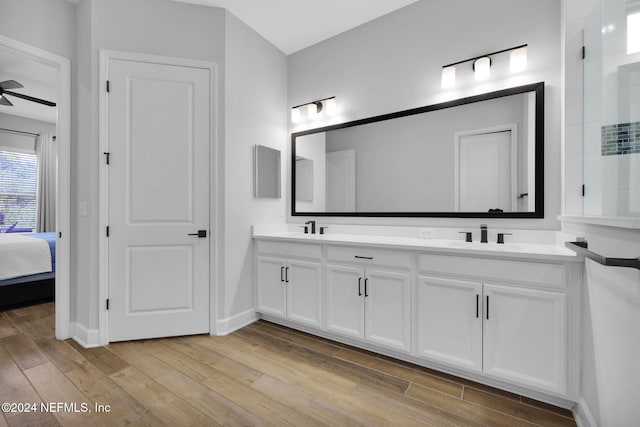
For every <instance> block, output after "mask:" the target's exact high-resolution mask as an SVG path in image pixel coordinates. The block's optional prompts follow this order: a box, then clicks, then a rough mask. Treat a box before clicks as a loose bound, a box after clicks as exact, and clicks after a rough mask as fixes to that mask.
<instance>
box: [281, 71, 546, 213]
mask: <svg viewBox="0 0 640 427" xmlns="http://www.w3.org/2000/svg"><path fill="white" fill-rule="evenodd" d="M309 165H313V166H312V167H309ZM291 168H292V174H291V177H292V189H291V190H292V191H291V193H290V194H291V195H293V196H292V198H293V200H292V203H291V206H292V215H294V216H302V215H304V216H313V215H318V216H378V217H384V216H394V217H467V218H543V217H544V194H543V192H544V83H542V82H541V83H535V84H530V85H525V86H519V87H514V88H510V89H505V90H500V91H496V92H490V93H486V94H482V95H476V96H471V97H468V98H462V99H457V100H454V101H449V102H444V103H440V104H434V105H429V106H425V107H420V108H415V109H411V110H406V111H400V112H397V113H391V114H386V115H382V116H377V117H371V118H367V119H362V120H357V121H353V122H349V123H343V124H339V125H333V126H327V127H323V128H317V129H310V130H306V131H302V132H297V133H293V134H292V161H291ZM300 168H304V171H298V169H300ZM303 177H304V178H303ZM303 188H304V190H303ZM309 194H312V197H309V196H308V195H309ZM303 195H304V196H303Z"/></svg>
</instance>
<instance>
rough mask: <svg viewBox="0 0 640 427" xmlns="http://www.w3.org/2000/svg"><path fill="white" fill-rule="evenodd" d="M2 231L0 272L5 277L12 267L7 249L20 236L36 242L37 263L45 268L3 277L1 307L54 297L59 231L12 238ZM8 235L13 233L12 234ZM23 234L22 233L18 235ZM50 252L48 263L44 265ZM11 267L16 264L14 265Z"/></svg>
mask: <svg viewBox="0 0 640 427" xmlns="http://www.w3.org/2000/svg"><path fill="white" fill-rule="evenodd" d="M3 236H6V235H5V234H0V275H1V276H2V277H5V276H7V275H8V273H7V271H9V268H8V265H7V264H6V263H7V262H8V260H7V259H8V255H7V254H6V253H3V251H4V252H8V251H12V250H13V249H14V248H15V245H11V244H10V242H11V241H13V242H14V243H15V241H16V240H17V241H18V242H19V243H20V242H21V243H22V244H23V245H26V246H34V245H35V246H37V247H38V249H37V254H38V258H40V260H39V261H38V264H42V265H40V267H41V268H42V269H45V270H46V271H45V272H43V273H37V274H29V275H25V276H19V277H12V278H10V279H5V280H0V311H3V310H8V309H12V308H16V307H22V306H25V305H31V304H37V303H40V302H44V301H52V300H53V299H54V295H55V270H56V233H54V232H52V233H28V234H24V235H22V237H23V238H17V239H15V238H9V239H7V238H6V237H3ZM9 236H11V235H10V234H9ZM18 236H20V235H18ZM47 252H48V256H49V257H48V259H49V263H48V264H47V265H46V266H45V262H43V260H44V261H46V260H47V256H46V253H47ZM12 270H14V269H13V267H12Z"/></svg>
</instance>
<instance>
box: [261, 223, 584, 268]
mask: <svg viewBox="0 0 640 427" xmlns="http://www.w3.org/2000/svg"><path fill="white" fill-rule="evenodd" d="M253 237H254V238H255V239H264V240H276V241H286V242H297V243H318V244H335V245H354V246H363V245H364V246H374V247H384V248H390V249H404V250H418V251H422V252H431V253H436V252H437V253H448V254H458V255H473V256H483V257H501V258H505V257H507V258H518V259H530V260H531V259H538V260H552V261H574V262H582V257H581V256H579V255H577V254H576V253H575V252H574V251H572V250H570V249H567V248H566V247H564V246H560V245H558V244H556V243H547V244H545V243H524V242H522V243H521V242H514V243H505V244H497V243H495V242H490V243H480V242H471V243H467V242H465V241H464V240H462V238H461V239H460V240H455V239H441V238H420V237H407V236H390V235H370V234H342V233H335V234H332V233H328V234H304V233H302V232H295V231H285V230H274V229H270V228H269V227H254V230H253Z"/></svg>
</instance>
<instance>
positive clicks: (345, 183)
mask: <svg viewBox="0 0 640 427" xmlns="http://www.w3.org/2000/svg"><path fill="white" fill-rule="evenodd" d="M326 158H327V166H326V168H327V208H326V212H355V210H356V150H344V151H333V152H330V153H327V157H326Z"/></svg>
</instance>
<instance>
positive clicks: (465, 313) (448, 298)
mask: <svg viewBox="0 0 640 427" xmlns="http://www.w3.org/2000/svg"><path fill="white" fill-rule="evenodd" d="M481 299H482V284H481V283H477V282H467V281H462V280H452V279H442V278H436V277H429V276H420V277H419V280H418V304H417V307H416V309H417V310H418V325H417V340H418V343H417V346H418V347H417V350H418V355H419V356H421V357H425V358H428V359H432V360H437V361H439V362H444V363H447V364H449V365H454V366H459V367H462V368H466V369H471V370H474V371H482V301H481Z"/></svg>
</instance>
